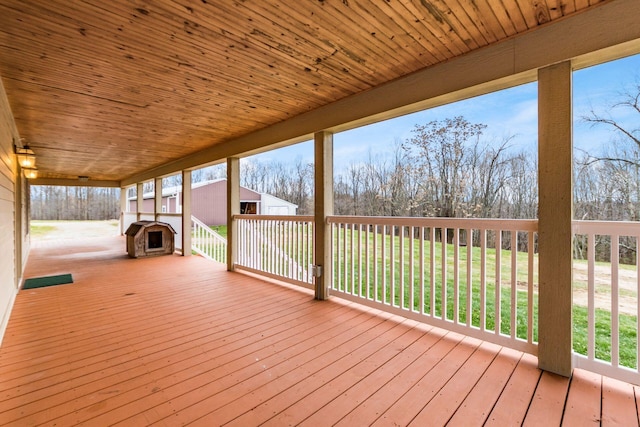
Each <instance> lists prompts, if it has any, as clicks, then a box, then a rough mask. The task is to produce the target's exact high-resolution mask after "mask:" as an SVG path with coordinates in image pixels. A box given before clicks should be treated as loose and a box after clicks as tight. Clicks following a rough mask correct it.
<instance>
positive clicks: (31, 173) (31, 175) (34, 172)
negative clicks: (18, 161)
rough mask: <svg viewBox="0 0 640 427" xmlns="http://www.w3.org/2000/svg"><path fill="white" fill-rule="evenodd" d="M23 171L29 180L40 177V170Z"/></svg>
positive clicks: (28, 169) (23, 169)
mask: <svg viewBox="0 0 640 427" xmlns="http://www.w3.org/2000/svg"><path fill="white" fill-rule="evenodd" d="M22 171H23V172H24V177H25V178H27V179H36V178H37V177H38V169H36V168H22Z"/></svg>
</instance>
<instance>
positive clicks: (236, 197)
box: [227, 157, 240, 271]
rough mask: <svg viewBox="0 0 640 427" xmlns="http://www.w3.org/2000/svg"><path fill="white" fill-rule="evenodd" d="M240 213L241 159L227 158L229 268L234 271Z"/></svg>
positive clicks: (236, 257)
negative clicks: (235, 216) (235, 218)
mask: <svg viewBox="0 0 640 427" xmlns="http://www.w3.org/2000/svg"><path fill="white" fill-rule="evenodd" d="M238 214H240V159H238V158H237V157H230V158H228V159H227V270H229V271H234V270H235V268H236V261H237V259H238V243H237V241H238V223H237V222H236V221H235V220H234V219H233V216H234V215H238Z"/></svg>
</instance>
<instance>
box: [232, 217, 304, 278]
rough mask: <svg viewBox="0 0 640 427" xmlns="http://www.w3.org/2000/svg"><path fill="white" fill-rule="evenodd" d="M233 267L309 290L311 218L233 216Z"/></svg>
mask: <svg viewBox="0 0 640 427" xmlns="http://www.w3.org/2000/svg"><path fill="white" fill-rule="evenodd" d="M234 220H235V221H236V222H237V224H238V257H237V262H236V266H237V267H239V268H241V269H245V270H248V271H253V272H256V273H259V274H263V275H267V276H269V277H273V278H277V279H280V280H286V281H288V282H290V283H295V284H298V285H302V286H304V287H308V288H310V287H312V284H313V277H312V276H311V268H310V266H311V264H312V263H313V217H312V216H285V215H259V216H258V215H236V216H234Z"/></svg>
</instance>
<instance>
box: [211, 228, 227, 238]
mask: <svg viewBox="0 0 640 427" xmlns="http://www.w3.org/2000/svg"><path fill="white" fill-rule="evenodd" d="M209 228H210V229H212V230H213V231H215V232H216V233H218V234H219V235H221V236H222V237H224V238H225V239H226V238H227V226H226V225H211V226H209Z"/></svg>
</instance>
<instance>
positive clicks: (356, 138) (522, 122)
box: [251, 55, 640, 174]
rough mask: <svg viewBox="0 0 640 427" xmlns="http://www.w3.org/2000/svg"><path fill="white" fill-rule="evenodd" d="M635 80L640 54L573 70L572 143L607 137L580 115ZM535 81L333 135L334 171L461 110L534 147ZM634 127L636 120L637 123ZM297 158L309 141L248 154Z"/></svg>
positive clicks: (489, 132) (308, 149) (493, 134)
mask: <svg viewBox="0 0 640 427" xmlns="http://www.w3.org/2000/svg"><path fill="white" fill-rule="evenodd" d="M636 81H640V55H635V56H632V57H628V58H623V59H620V60H617V61H612V62H609V63H605V64H601V65H598V66H595V67H590V68H586V69H583V70H578V71H576V72H575V73H574V75H573V92H574V94H573V96H574V118H575V119H574V146H575V147H576V148H580V149H584V150H587V151H592V152H593V151H595V150H598V149H599V148H600V147H602V146H603V145H605V144H607V142H608V141H610V139H611V136H612V135H611V132H609V131H608V130H606V129H600V128H592V127H591V126H589V125H588V124H586V123H584V122H583V121H582V120H581V119H580V118H581V117H582V116H584V115H585V114H587V113H588V112H589V110H590V109H591V108H592V107H593V108H594V109H596V110H602V109H603V108H604V106H605V105H608V104H610V103H611V102H612V100H613V99H614V98H615V97H616V96H617V95H618V94H620V93H621V92H622V91H624V90H625V88H628V87H629V86H630V85H632V84H633V83H634V82H636ZM536 98H537V84H536V83H530V84H526V85H522V86H517V87H514V88H510V89H507V90H503V91H499V92H495V93H491V94H487V95H483V96H480V97H476V98H471V99H467V100H464V101H459V102H456V103H453V104H447V105H444V106H441V107H437V108H432V109H429V110H425V111H420V112H417V113H413V114H409V115H406V116H402V117H398V118H395V119H391V120H386V121H384V122H379V123H376V124H373V125H369V126H364V127H360V128H356V129H352V130H350V131H345V132H341V133H337V134H335V135H334V165H335V171H336V174H339V173H341V172H342V171H343V170H344V169H345V168H347V167H348V166H349V165H350V164H352V163H358V162H359V161H362V160H363V159H364V158H366V157H367V156H368V155H369V153H371V154H372V155H373V156H378V155H379V156H385V155H389V154H391V153H392V151H393V147H394V143H395V141H404V140H406V139H408V138H409V137H411V130H412V129H413V128H414V126H415V125H416V124H426V123H428V122H430V121H432V120H442V119H445V118H452V117H455V116H457V115H462V116H464V117H465V118H466V119H467V120H468V121H470V122H472V123H483V124H486V125H487V129H486V130H485V136H486V137H487V138H489V139H490V140H497V141H502V140H503V139H504V138H505V137H508V136H513V139H512V141H511V146H512V147H513V149H517V150H518V151H521V149H525V150H530V151H531V152H532V153H535V150H536V144H537V126H538V124H537V123H538V122H537V114H538V111H537V109H538V104H537V99H536ZM613 113H614V114H616V119H618V120H621V121H625V120H626V121H627V123H630V122H629V120H637V114H636V115H635V116H632V115H630V114H626V115H624V114H622V113H621V112H620V111H614V112H613ZM636 127H637V124H636ZM297 158H301V159H302V160H303V161H305V162H308V163H312V162H313V143H312V142H311V141H308V142H303V143H300V144H296V145H293V146H290V147H285V148H281V149H278V150H274V151H270V152H267V153H262V154H259V155H256V156H253V157H251V159H256V160H259V161H265V162H269V161H274V160H278V161H281V162H283V161H284V162H286V161H287V160H290V161H291V162H294V161H295V160H296V159H297Z"/></svg>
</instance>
